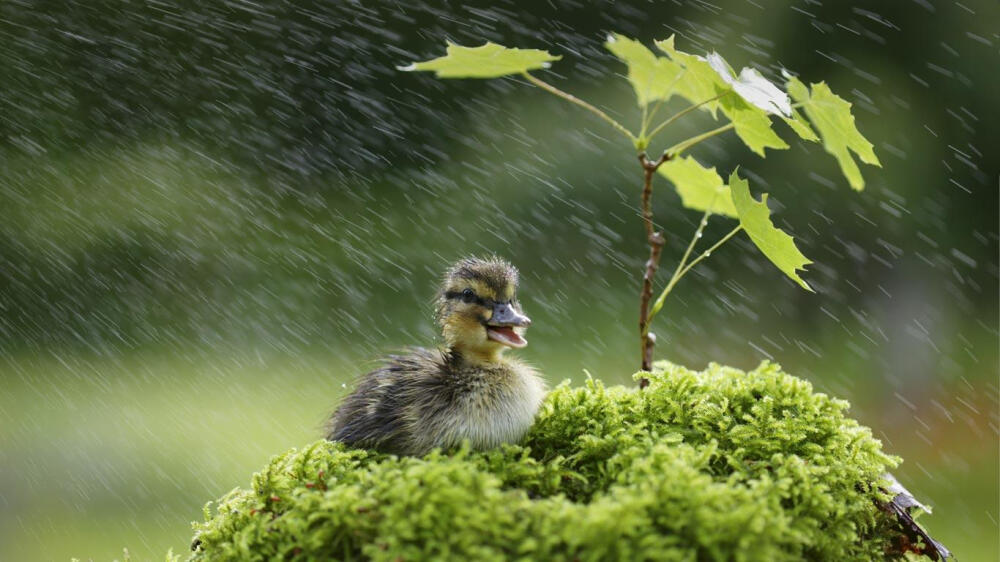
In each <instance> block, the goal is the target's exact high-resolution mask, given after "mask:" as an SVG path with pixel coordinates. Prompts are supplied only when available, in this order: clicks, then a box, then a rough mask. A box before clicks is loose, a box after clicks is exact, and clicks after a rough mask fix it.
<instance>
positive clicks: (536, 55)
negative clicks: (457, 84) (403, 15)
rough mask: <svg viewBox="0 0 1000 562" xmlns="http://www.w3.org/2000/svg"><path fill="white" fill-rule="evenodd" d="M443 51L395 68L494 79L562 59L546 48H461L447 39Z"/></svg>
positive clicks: (447, 76) (485, 46)
mask: <svg viewBox="0 0 1000 562" xmlns="http://www.w3.org/2000/svg"><path fill="white" fill-rule="evenodd" d="M446 53H447V54H446V55H445V56H443V57H439V58H436V59H434V60H429V61H424V62H415V63H413V64H411V65H409V66H401V67H398V68H399V70H406V71H411V70H431V71H434V72H435V73H436V75H437V77H438V78H497V77H500V76H507V75H509V74H521V73H524V72H527V71H529V70H537V69H540V68H548V66H549V64H548V63H550V62H552V61H557V60H559V59H561V58H562V57H561V56H558V55H552V54H550V53H549V52H548V51H541V50H538V49H512V48H509V47H504V46H503V45H497V44H496V43H486V44H485V45H482V46H480V47H463V46H461V45H456V44H454V43H450V42H449V43H448V47H447V50H446Z"/></svg>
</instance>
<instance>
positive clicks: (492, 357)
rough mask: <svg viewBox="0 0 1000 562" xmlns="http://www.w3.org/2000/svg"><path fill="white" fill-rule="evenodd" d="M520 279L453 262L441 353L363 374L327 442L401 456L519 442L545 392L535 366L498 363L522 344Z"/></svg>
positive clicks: (483, 265)
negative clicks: (518, 291)
mask: <svg viewBox="0 0 1000 562" xmlns="http://www.w3.org/2000/svg"><path fill="white" fill-rule="evenodd" d="M517 282H518V281H517V270H516V269H515V268H514V267H513V266H511V265H510V264H509V263H507V262H505V261H503V260H500V259H497V258H492V259H486V260H483V259H476V258H469V259H464V260H462V261H460V262H458V263H457V264H455V265H454V266H452V267H451V268H450V269H449V270H448V272H447V273H446V274H445V278H444V282H443V285H442V288H441V291H440V293H439V295H438V300H437V319H438V323H439V324H440V325H441V329H442V333H443V335H444V340H445V347H444V348H443V349H440V350H434V351H431V350H426V349H420V348H414V349H411V350H408V352H407V353H406V354H404V355H392V356H389V357H388V358H387V359H386V361H385V364H384V366H382V367H381V368H379V369H376V370H375V371H372V372H370V373H368V374H366V375H364V376H363V377H362V378H361V380H360V382H359V383H358V386H357V388H356V390H355V391H354V392H353V393H351V395H349V396H348V397H347V398H345V399H344V401H343V402H342V403H341V405H340V407H339V408H338V409H337V411H336V412H334V414H333V416H331V418H330V422H329V425H328V434H327V438H328V439H330V440H332V441H342V442H344V443H348V444H351V445H355V446H359V447H367V448H374V449H378V450H380V451H384V452H388V453H395V454H400V455H423V454H425V453H427V452H428V451H430V450H431V449H433V448H435V447H442V448H450V447H454V446H457V445H459V444H460V443H462V442H463V441H466V440H467V441H468V442H469V443H470V445H471V446H472V447H473V448H476V449H486V448H490V447H496V446H498V445H500V444H501V443H512V442H517V441H518V440H520V439H521V437H522V436H523V435H524V433H525V432H526V431H527V430H528V427H530V426H531V423H532V421H533V420H534V417H535V412H536V411H537V410H538V406H539V404H540V403H541V400H542V397H543V395H544V392H545V389H544V384H543V383H542V381H541V379H540V378H539V377H538V375H537V374H536V373H535V371H534V369H532V368H531V367H529V366H527V365H525V364H524V363H522V362H520V361H517V360H514V359H509V358H505V357H503V352H504V351H505V350H506V348H507V347H523V346H524V345H526V343H527V342H525V341H524V339H523V337H522V334H523V333H524V330H525V328H526V327H527V326H528V324H530V320H529V319H528V318H527V317H526V316H524V315H523V313H521V308H520V305H519V304H518V302H517V298H516V290H517Z"/></svg>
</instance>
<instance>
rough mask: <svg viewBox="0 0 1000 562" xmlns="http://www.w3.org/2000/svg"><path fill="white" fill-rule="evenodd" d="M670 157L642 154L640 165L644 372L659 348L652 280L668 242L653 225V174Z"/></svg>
mask: <svg viewBox="0 0 1000 562" xmlns="http://www.w3.org/2000/svg"><path fill="white" fill-rule="evenodd" d="M670 158H671V156H670V154H668V153H666V152H664V153H663V155H662V156H660V157H659V158H658V159H656V160H650V159H649V158H648V157H647V156H646V153H645V152H642V153H640V154H639V165H640V166H642V171H643V178H644V181H643V185H642V223H643V225H644V226H645V229H646V241H647V242H648V243H649V259H648V260H647V261H646V271H645V273H644V274H643V276H642V290H641V291H640V293H639V343H640V348H639V349H640V355H639V357H640V358H641V360H642V370H643V371H649V370H650V369H652V367H653V346H654V345H656V337H655V336H654V335H653V334H650V333H649V321H650V316H649V301H650V299H652V298H653V278H654V277H655V276H656V269H657V267H659V265H660V253H661V252H662V251H663V245H664V244H665V243H666V239H665V238H664V237H663V233H662V232H659V231H657V230H656V229H655V225H654V224H653V207H652V196H653V174H655V173H656V170H657V169H658V168H659V167H660V166H661V165H662V164H663V163H664V162H666V161H668V160H670ZM647 386H649V379H647V378H646V377H643V378H641V379H639V388H646V387H647Z"/></svg>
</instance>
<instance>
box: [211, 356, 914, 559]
mask: <svg viewBox="0 0 1000 562" xmlns="http://www.w3.org/2000/svg"><path fill="white" fill-rule="evenodd" d="M656 371H657V372H655V373H653V374H652V375H651V376H650V377H649V378H650V381H651V384H650V386H649V387H648V388H647V389H645V390H643V391H638V390H635V389H626V388H620V387H615V388H605V387H604V386H603V385H602V384H601V383H600V382H597V381H588V382H587V384H586V385H585V386H583V387H582V388H570V387H568V386H566V385H562V386H559V387H557V388H556V389H555V390H553V391H552V392H551V394H550V395H549V397H548V398H547V399H546V401H545V403H544V405H543V407H542V410H541V412H540V413H539V416H538V420H537V421H536V423H535V425H534V427H533V428H532V430H531V432H530V433H529V434H528V436H527V437H526V439H525V441H524V443H522V444H521V445H519V446H507V447H504V448H502V449H498V450H493V451H485V452H472V451H468V450H459V451H453V452H450V453H438V452H435V453H431V454H430V455H428V456H427V457H425V458H397V457H393V456H387V455H381V454H377V453H373V452H369V451H363V450H350V449H347V448H345V447H344V446H342V445H340V444H335V443H328V442H324V441H320V442H317V443H315V444H313V445H311V446H309V447H307V448H306V449H304V450H301V451H297V450H292V451H290V452H288V453H285V454H284V455H281V456H278V457H276V458H274V459H273V460H272V461H271V463H270V465H269V466H267V467H266V468H265V469H264V471H263V472H261V473H259V474H256V475H254V478H253V486H252V488H251V489H249V490H242V489H237V490H234V491H233V492H231V493H230V494H229V495H227V496H226V497H225V498H223V499H222V500H221V501H220V503H219V505H218V507H217V509H216V513H215V514H214V515H213V514H212V513H210V511H209V508H208V507H206V513H205V519H206V520H205V522H204V523H200V524H197V525H196V534H195V541H196V544H197V545H198V547H197V550H196V551H195V553H194V555H193V559H195V560H264V559H275V558H283V559H292V560H307V559H331V558H332V559H359V558H362V559H364V558H370V559H374V560H417V559H443V558H454V559H471V560H506V559H511V558H523V559H545V560H608V559H620V560H802V559H810V560H851V559H860V560H868V559H877V558H882V557H883V556H884V554H883V553H884V551H885V548H886V545H887V544H888V543H889V541H890V539H891V538H892V535H893V531H891V530H890V529H891V528H892V522H891V521H890V520H889V516H888V515H886V514H884V513H883V512H882V511H881V510H879V509H878V507H877V506H876V501H878V500H884V499H886V498H885V497H884V495H883V493H882V492H879V491H878V486H879V485H880V483H881V480H880V475H881V474H882V473H883V472H885V471H886V470H887V469H888V468H891V467H892V466H894V465H895V464H896V463H897V460H896V459H894V458H892V457H889V456H887V455H886V454H884V453H883V452H882V451H881V446H880V444H879V442H878V441H877V440H875V439H873V438H872V436H871V432H870V431H869V430H868V429H867V428H864V427H861V426H859V425H858V424H857V422H855V421H854V420H852V419H849V418H846V417H845V416H844V412H845V410H846V409H847V407H848V405H847V403H846V402H844V401H841V400H835V399H832V398H830V397H828V396H826V395H824V394H819V393H814V392H813V390H812V387H811V386H810V385H809V383H807V382H805V381H803V380H800V379H797V378H795V377H792V376H790V375H787V374H784V373H782V372H781V371H780V368H779V367H778V366H776V365H773V364H767V363H765V364H763V365H761V366H760V367H759V368H758V369H756V370H754V371H751V372H748V373H744V372H743V371H739V370H736V369H731V368H727V367H721V366H718V365H712V366H710V367H709V368H708V369H707V370H705V371H704V372H694V371H690V370H687V369H684V368H682V367H678V366H676V365H671V364H667V363H660V364H658V365H657V369H656Z"/></svg>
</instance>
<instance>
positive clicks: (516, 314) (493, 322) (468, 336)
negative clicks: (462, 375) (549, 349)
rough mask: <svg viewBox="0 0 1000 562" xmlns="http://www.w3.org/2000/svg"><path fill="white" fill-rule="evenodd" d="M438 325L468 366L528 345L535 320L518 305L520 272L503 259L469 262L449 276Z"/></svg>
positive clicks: (460, 264)
mask: <svg viewBox="0 0 1000 562" xmlns="http://www.w3.org/2000/svg"><path fill="white" fill-rule="evenodd" d="M437 320H438V323H439V324H441V330H442V333H443V334H444V339H445V342H446V343H447V345H448V347H449V349H451V350H452V351H455V352H457V353H459V354H461V355H462V356H463V357H465V358H466V359H468V360H472V361H478V362H486V363H488V362H494V361H497V360H498V359H499V357H500V354H502V353H503V352H504V351H505V350H506V349H507V348H508V347H515V348H517V347H524V346H526V345H528V342H527V341H525V339H524V337H523V334H524V332H525V330H526V329H527V327H528V326H529V325H530V324H531V320H530V319H529V318H528V317H527V316H525V315H524V313H523V312H522V311H521V305H520V303H518V301H517V269H515V268H514V266H512V265H511V264H509V263H507V262H506V261H504V260H501V259H499V258H495V257H494V258H489V259H479V258H466V259H463V260H461V261H459V262H458V263H456V264H455V265H453V266H451V268H450V269H449V270H448V271H447V272H446V273H445V276H444V283H443V285H442V287H441V292H440V294H439V295H438V301H437Z"/></svg>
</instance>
